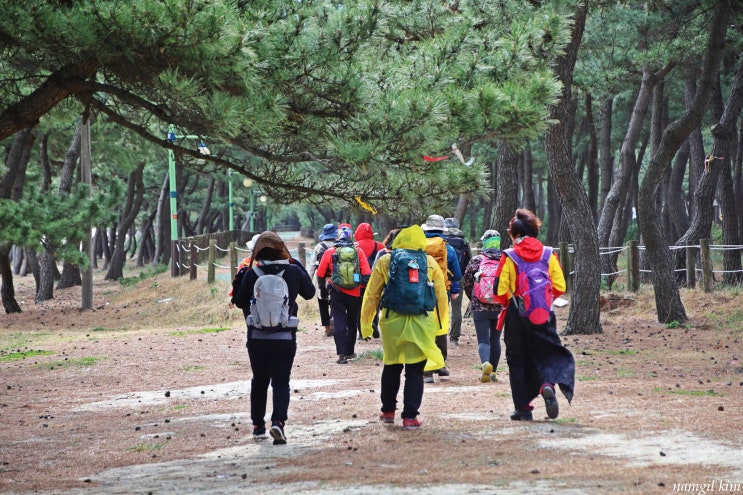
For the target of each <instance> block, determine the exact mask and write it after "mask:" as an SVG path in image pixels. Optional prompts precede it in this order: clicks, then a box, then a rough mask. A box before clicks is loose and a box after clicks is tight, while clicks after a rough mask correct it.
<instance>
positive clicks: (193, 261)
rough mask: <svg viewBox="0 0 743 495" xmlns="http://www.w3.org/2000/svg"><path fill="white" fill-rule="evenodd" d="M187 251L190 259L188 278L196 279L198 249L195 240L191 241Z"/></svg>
mask: <svg viewBox="0 0 743 495" xmlns="http://www.w3.org/2000/svg"><path fill="white" fill-rule="evenodd" d="M189 251H190V252H189V258H190V259H191V264H190V266H189V267H188V274H189V280H196V268H197V267H196V263H197V262H198V261H199V251H198V249H197V246H196V243H195V242H191V245H190V246H189Z"/></svg>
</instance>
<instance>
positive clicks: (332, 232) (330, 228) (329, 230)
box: [320, 223, 338, 241]
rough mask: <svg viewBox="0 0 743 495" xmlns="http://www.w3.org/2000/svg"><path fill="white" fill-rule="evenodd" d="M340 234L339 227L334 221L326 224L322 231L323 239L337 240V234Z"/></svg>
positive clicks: (321, 238) (321, 236)
mask: <svg viewBox="0 0 743 495" xmlns="http://www.w3.org/2000/svg"><path fill="white" fill-rule="evenodd" d="M336 235H338V229H337V228H336V226H335V225H333V224H332V223H329V224H326V225H325V226H323V228H322V232H320V240H321V241H332V240H335V236H336Z"/></svg>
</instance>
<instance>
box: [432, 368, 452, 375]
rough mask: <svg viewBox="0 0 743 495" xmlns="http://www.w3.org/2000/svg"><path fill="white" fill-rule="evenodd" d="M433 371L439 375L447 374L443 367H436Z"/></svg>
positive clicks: (447, 371)
mask: <svg viewBox="0 0 743 495" xmlns="http://www.w3.org/2000/svg"><path fill="white" fill-rule="evenodd" d="M434 373H436V374H437V375H439V376H449V370H448V369H446V368H445V367H444V368H439V369H437V370H436V371H434Z"/></svg>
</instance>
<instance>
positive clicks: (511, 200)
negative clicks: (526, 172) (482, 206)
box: [490, 141, 519, 249]
mask: <svg viewBox="0 0 743 495" xmlns="http://www.w3.org/2000/svg"><path fill="white" fill-rule="evenodd" d="M498 151H499V153H498V178H497V181H496V188H495V208H494V209H493V221H492V223H491V224H490V228H491V229H495V230H497V231H498V232H500V233H501V249H506V248H508V247H510V245H511V239H510V238H509V237H508V236H507V235H505V230H506V228H507V227H508V222H509V221H510V220H511V218H513V214H514V213H515V212H516V209H517V208H518V194H519V185H518V180H517V177H518V174H517V167H518V162H519V151H517V150H515V149H513V147H511V145H509V144H508V143H507V142H505V141H501V142H500V143H498Z"/></svg>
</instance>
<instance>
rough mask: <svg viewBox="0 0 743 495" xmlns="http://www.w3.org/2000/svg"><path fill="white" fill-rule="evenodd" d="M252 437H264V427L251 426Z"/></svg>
mask: <svg viewBox="0 0 743 495" xmlns="http://www.w3.org/2000/svg"><path fill="white" fill-rule="evenodd" d="M253 436H254V437H265V436H266V425H265V424H264V425H262V426H258V425H253Z"/></svg>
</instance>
